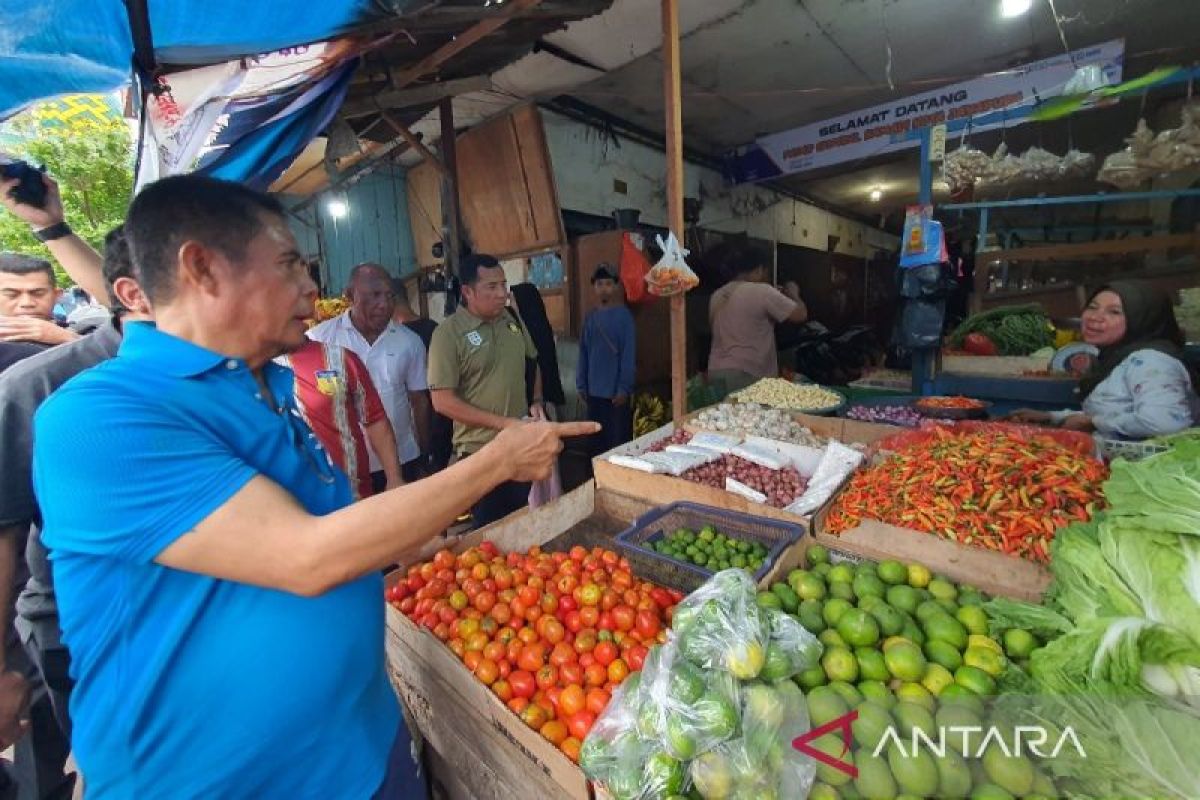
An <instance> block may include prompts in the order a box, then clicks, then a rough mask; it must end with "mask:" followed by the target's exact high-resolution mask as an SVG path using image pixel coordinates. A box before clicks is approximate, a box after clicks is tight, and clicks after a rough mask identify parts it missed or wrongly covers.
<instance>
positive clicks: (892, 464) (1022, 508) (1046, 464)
mask: <svg viewBox="0 0 1200 800" xmlns="http://www.w3.org/2000/svg"><path fill="white" fill-rule="evenodd" d="M1107 477H1108V469H1107V468H1106V467H1105V466H1104V465H1103V464H1102V463H1101V462H1099V461H1097V460H1096V459H1093V458H1089V457H1087V456H1083V455H1079V454H1077V453H1075V452H1073V451H1072V450H1070V449H1068V448H1066V447H1064V446H1063V445H1062V444H1060V443H1059V442H1058V441H1056V440H1054V439H1053V438H1051V437H1049V436H1039V435H1029V434H1026V433H1022V432H1012V433H1009V432H1005V431H999V430H973V431H955V430H954V429H953V428H939V429H936V430H934V431H933V432H932V435H929V436H927V437H925V438H924V439H923V440H920V441H916V442H913V443H911V444H908V445H905V446H903V447H901V448H900V449H899V450H897V451H896V452H895V453H893V454H891V455H889V456H887V457H886V458H885V459H884V460H883V461H882V462H880V463H879V464H877V465H875V466H873V467H869V468H867V469H865V470H864V471H862V472H860V473H858V474H857V475H855V476H854V478H853V479H852V480H851V481H850V484H849V485H848V486H847V488H846V490H845V491H844V492H842V494H841V495H840V496H839V497H838V498H837V500H836V501H835V502H834V505H833V508H832V509H831V511H830V514H829V517H828V521H827V525H828V528H829V530H830V532H832V533H841V532H842V531H845V530H849V529H850V528H853V527H856V526H857V525H858V524H859V523H860V522H861V521H862V520H863V519H877V520H880V521H882V522H886V523H889V524H891V525H897V526H900V527H903V528H911V529H913V530H918V531H923V532H926V533H932V534H934V535H936V536H941V537H943V538H946V539H952V540H954V541H957V542H961V543H962V544H969V545H974V546H976V547H984V548H987V549H989V550H998V551H1001V552H1004V553H1011V554H1015V555H1019V556H1021V557H1023V558H1026V559H1029V560H1030V561H1037V562H1042V563H1045V562H1047V561H1048V560H1049V556H1050V540H1051V539H1053V538H1054V534H1055V532H1056V531H1057V530H1058V529H1059V528H1062V527H1064V526H1066V525H1068V524H1070V523H1072V522H1076V521H1083V520H1088V519H1090V518H1091V516H1092V514H1093V513H1095V512H1096V510H1097V509H1098V508H1099V507H1100V506H1101V504H1102V503H1103V494H1102V492H1101V486H1102V484H1103V482H1104V480H1105V479H1106V478H1107Z"/></svg>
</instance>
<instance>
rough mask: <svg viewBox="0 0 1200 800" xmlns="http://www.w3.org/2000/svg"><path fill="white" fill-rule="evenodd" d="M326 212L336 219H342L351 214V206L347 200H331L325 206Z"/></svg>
mask: <svg viewBox="0 0 1200 800" xmlns="http://www.w3.org/2000/svg"><path fill="white" fill-rule="evenodd" d="M325 210H326V211H328V212H329V216H331V217H333V218H334V219H341V218H342V217H344V216H346V215H347V214H349V213H350V206H348V205H347V204H346V201H345V200H330V201H329V202H328V203H326V204H325Z"/></svg>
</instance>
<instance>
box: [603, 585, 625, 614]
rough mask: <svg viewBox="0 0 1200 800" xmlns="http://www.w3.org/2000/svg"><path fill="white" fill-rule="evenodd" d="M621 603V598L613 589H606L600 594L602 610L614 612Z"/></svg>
mask: <svg viewBox="0 0 1200 800" xmlns="http://www.w3.org/2000/svg"><path fill="white" fill-rule="evenodd" d="M620 602H621V596H620V595H618V594H617V593H616V592H614V591H613V590H612V589H605V590H604V591H603V592H602V593H601V594H600V610H601V611H612V610H613V609H614V608H616V607H617V605H618V604H619V603H620Z"/></svg>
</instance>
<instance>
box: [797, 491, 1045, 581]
mask: <svg viewBox="0 0 1200 800" xmlns="http://www.w3.org/2000/svg"><path fill="white" fill-rule="evenodd" d="M831 507H832V503H831V504H830V505H828V506H826V507H825V508H823V509H822V510H821V511H820V512H818V513H817V515H816V517H815V518H814V520H813V528H812V532H813V537H814V539H815V542H816V543H817V544H823V545H825V546H827V547H830V548H839V549H844V550H847V551H849V552H853V553H855V554H857V555H859V556H862V557H865V558H869V559H871V560H875V561H878V560H881V559H885V558H893V559H896V560H897V561H905V562H908V561H916V562H920V563H922V564H925V565H926V566H927V567H929V568H930V569H931V570H933V571H934V572H940V573H941V574H943V575H945V576H946V577H948V578H950V579H952V580H954V581H956V582H958V583H966V584H970V585H971V586H975V587H976V588H979V589H982V590H983V591H985V592H987V593H989V594H998V595H1003V596H1005V597H1012V598H1016V599H1018V600H1031V601H1038V600H1040V599H1041V596H1042V593H1043V592H1045V591H1046V587H1048V586H1049V585H1050V571H1049V570H1048V569H1046V568H1045V567H1044V566H1042V565H1041V564H1035V563H1033V562H1032V561H1026V560H1025V559H1023V558H1019V557H1017V556H1012V555H1007V554H1005V553H997V552H995V551H992V550H984V549H982V548H978V547H972V546H970V545H965V544H959V543H958V542H952V541H950V540H949V539H943V538H941V537H940V536H934V535H933V534H930V533H924V532H922V531H917V530H912V529H910V528H900V527H897V526H895V525H889V524H887V523H885V522H880V521H879V520H873V519H868V520H863V522H862V523H861V524H860V525H858V526H857V527H855V528H851V529H850V530H848V531H844V532H843V533H841V534H837V535H835V534H831V533H829V532H828V527H827V526H826V519H827V517H828V516H829V509H830V508H831ZM785 574H786V573H785Z"/></svg>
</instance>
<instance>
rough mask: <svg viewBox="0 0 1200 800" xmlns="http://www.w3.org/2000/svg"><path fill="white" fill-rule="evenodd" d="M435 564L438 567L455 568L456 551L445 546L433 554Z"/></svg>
mask: <svg viewBox="0 0 1200 800" xmlns="http://www.w3.org/2000/svg"><path fill="white" fill-rule="evenodd" d="M433 566H434V567H436V568H437V569H454V553H451V552H450V551H449V550H446V549H445V548H443V549H441V550H438V551H437V552H436V553H434V554H433Z"/></svg>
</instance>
